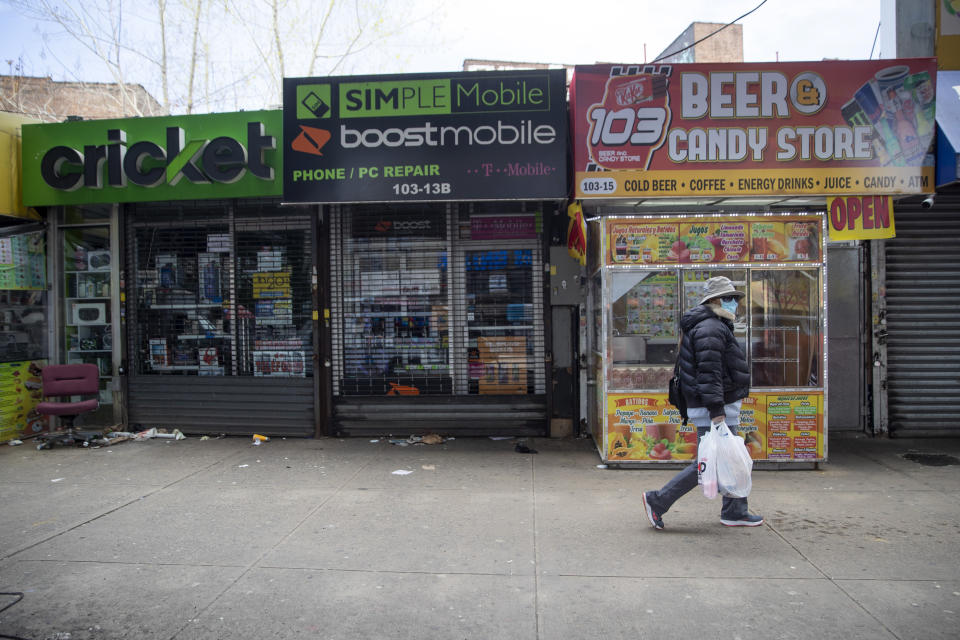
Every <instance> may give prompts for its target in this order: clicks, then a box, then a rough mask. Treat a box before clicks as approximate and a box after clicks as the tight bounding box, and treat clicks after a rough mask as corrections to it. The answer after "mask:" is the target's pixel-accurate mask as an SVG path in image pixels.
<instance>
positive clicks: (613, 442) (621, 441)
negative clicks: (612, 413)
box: [607, 433, 627, 452]
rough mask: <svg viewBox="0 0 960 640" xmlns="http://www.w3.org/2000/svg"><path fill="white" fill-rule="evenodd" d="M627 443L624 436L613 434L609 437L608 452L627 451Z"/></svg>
mask: <svg viewBox="0 0 960 640" xmlns="http://www.w3.org/2000/svg"><path fill="white" fill-rule="evenodd" d="M626 448H627V441H626V439H625V438H624V437H623V435H622V434H619V433H611V434H610V435H609V436H607V451H611V452H612V451H613V450H614V449H626Z"/></svg>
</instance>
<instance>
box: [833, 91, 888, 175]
mask: <svg viewBox="0 0 960 640" xmlns="http://www.w3.org/2000/svg"><path fill="white" fill-rule="evenodd" d="M840 114H841V115H842V116H843V119H844V121H845V122H846V123H847V124H848V125H850V126H851V127H870V129H871V133H872V135H871V136H870V138H871V140H870V144H871V145H872V147H873V155H874V157H875V158H876V159H877V161H878V162H879V163H880V164H881V165H883V166H886V165H888V164H890V161H891V159H890V154H889V153H887V147H886V144H885V143H884V141H883V139H882V138H881V136H880V135H879V134H878V133H877V131H876V129H874V127H873V123H872V122H871V121H870V118H869V117H867V114H866V113H864V112H863V108H862V107H861V106H860V103H859V102H857V101H856V99H853V100H850V101H848V102H847V103H846V104H845V105H843V108H842V109H841V110H840Z"/></svg>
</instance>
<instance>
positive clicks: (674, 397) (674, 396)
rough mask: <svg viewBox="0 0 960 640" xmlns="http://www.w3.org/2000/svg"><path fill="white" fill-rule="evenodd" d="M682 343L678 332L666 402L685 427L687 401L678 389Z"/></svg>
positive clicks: (681, 333) (681, 335)
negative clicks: (673, 409) (674, 410)
mask: <svg viewBox="0 0 960 640" xmlns="http://www.w3.org/2000/svg"><path fill="white" fill-rule="evenodd" d="M682 342H683V331H681V332H680V339H679V340H677V361H676V363H674V365H673V377H672V378H670V386H669V388H668V389H667V400H668V401H669V402H670V404H672V405H673V406H675V407H676V408H677V410H678V411H679V412H680V417H681V418H683V425H684V426H686V425H687V399H686V398H685V397H684V396H683V389H681V388H680V345H681V343H682Z"/></svg>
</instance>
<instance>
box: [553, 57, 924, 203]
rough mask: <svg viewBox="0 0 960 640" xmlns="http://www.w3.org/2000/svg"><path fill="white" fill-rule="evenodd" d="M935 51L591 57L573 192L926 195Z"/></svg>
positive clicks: (580, 104) (576, 89)
mask: <svg viewBox="0 0 960 640" xmlns="http://www.w3.org/2000/svg"><path fill="white" fill-rule="evenodd" d="M935 82H936V61H935V60H934V59H932V58H918V59H908V60H873V61H824V62H790V63H778V64H768V63H758V64H709V65H706V64H690V65H632V66H631V65H590V66H578V67H576V69H575V72H574V77H573V84H572V86H571V90H570V95H571V102H572V107H571V113H572V114H573V115H572V117H573V118H574V121H573V138H574V139H573V145H574V169H575V172H576V182H575V191H576V197H577V198H609V197H638V196H640V197H658V196H736V195H748V194H749V195H778V194H782V195H792V194H817V195H820V194H825V195H830V194H895V193H932V192H933V188H934V183H933V176H934V167H933V155H932V145H933V140H934V132H935V126H934V125H935V100H934V97H935V94H936V87H935Z"/></svg>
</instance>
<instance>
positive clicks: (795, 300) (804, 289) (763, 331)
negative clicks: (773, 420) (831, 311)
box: [741, 269, 823, 387]
mask: <svg viewBox="0 0 960 640" xmlns="http://www.w3.org/2000/svg"><path fill="white" fill-rule="evenodd" d="M821 290H822V284H821V279H820V274H819V272H818V271H817V270H813V269H800V270H793V269H791V270H773V269H771V270H759V269H758V270H754V271H751V273H750V297H749V305H750V306H749V309H750V355H751V367H752V375H753V385H754V386H757V387H816V386H819V385H820V384H821V383H822V377H821V369H822V366H823V354H822V353H821V348H822V343H823V332H822V331H823V316H822V310H821V305H820V291H821ZM741 306H742V305H741Z"/></svg>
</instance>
